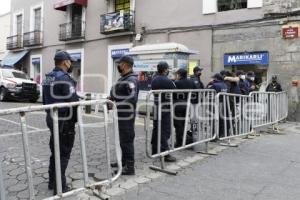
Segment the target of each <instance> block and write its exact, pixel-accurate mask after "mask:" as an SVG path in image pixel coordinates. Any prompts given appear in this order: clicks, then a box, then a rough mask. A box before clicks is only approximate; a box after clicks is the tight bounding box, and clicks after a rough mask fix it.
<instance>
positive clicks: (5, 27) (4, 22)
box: [0, 13, 10, 64]
mask: <svg viewBox="0 0 300 200" xmlns="http://www.w3.org/2000/svg"><path fill="white" fill-rule="evenodd" d="M0 24H1V31H0V64H1V61H2V59H3V58H4V57H5V56H6V54H7V50H6V38H7V37H8V36H9V34H10V13H6V14H2V15H0Z"/></svg>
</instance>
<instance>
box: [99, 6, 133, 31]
mask: <svg viewBox="0 0 300 200" xmlns="http://www.w3.org/2000/svg"><path fill="white" fill-rule="evenodd" d="M134 29H135V25H134V12H133V11H129V12H127V11H123V10H122V11H120V12H115V13H108V14H105V15H101V33H102V34H112V33H118V32H134Z"/></svg>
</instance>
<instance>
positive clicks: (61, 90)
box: [43, 67, 79, 191]
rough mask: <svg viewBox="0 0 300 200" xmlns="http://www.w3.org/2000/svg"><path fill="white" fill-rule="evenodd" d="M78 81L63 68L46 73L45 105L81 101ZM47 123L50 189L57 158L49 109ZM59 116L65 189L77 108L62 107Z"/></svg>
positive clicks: (63, 184) (62, 173)
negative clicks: (49, 151)
mask: <svg viewBox="0 0 300 200" xmlns="http://www.w3.org/2000/svg"><path fill="white" fill-rule="evenodd" d="M75 88H76V81H75V80H74V79H73V78H72V77H71V76H70V75H69V74H68V73H66V72H64V71H63V70H62V69H61V68H59V67H55V68H54V70H53V71H52V72H50V73H49V74H46V79H45V80H44V82H43V103H44V104H45V105H48V104H55V103H66V102H76V101H79V97H78V96H77V94H76V91H75ZM46 112H47V116H46V123H47V126H48V128H49V129H50V132H51V136H50V142H49V146H50V150H51V156H50V163H49V189H52V188H54V189H56V188H55V187H56V186H55V160H54V136H53V119H52V115H51V113H50V111H49V110H47V111H46ZM58 116H59V121H58V123H59V144H60V160H61V176H62V187H63V191H64V190H66V188H67V183H66V176H65V172H66V169H67V166H68V162H69V159H70V155H71V151H72V148H73V145H74V139H75V123H76V122H77V109H76V108H75V107H74V108H60V109H59V110H58Z"/></svg>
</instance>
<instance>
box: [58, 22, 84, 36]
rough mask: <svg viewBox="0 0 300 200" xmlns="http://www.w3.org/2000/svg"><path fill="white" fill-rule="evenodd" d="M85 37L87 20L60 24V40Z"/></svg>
mask: <svg viewBox="0 0 300 200" xmlns="http://www.w3.org/2000/svg"><path fill="white" fill-rule="evenodd" d="M84 37H85V22H84V21H81V20H80V21H73V22H70V23H65V24H61V25H59V40H60V41H68V40H76V39H84Z"/></svg>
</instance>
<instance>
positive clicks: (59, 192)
mask: <svg viewBox="0 0 300 200" xmlns="http://www.w3.org/2000/svg"><path fill="white" fill-rule="evenodd" d="M107 103H110V104H112V105H113V125H114V129H113V131H114V138H115V141H114V145H115V153H116V158H117V163H118V171H117V173H116V174H115V175H114V176H113V177H112V173H111V171H112V169H111V166H110V137H109V133H108V110H107ZM87 105H99V106H102V108H103V110H104V122H105V123H104V130H105V142H106V159H107V169H108V170H107V179H106V180H103V181H101V182H96V183H90V182H89V179H88V164H87V157H86V145H85V133H84V124H83V118H82V116H83V114H82V111H83V107H84V106H87ZM73 106H77V109H78V110H77V112H78V126H79V138H80V147H81V156H82V166H83V177H84V187H83V188H79V189H75V190H72V191H69V192H67V193H62V183H61V165H60V146H59V125H58V109H59V108H65V107H68V108H71V107H73ZM45 110H50V111H51V112H52V118H53V134H54V149H55V171H56V187H57V188H56V189H57V195H56V196H53V197H50V198H47V199H49V200H50V199H61V198H63V197H69V196H73V195H76V194H78V193H81V192H84V191H85V190H86V189H88V188H93V187H95V186H99V185H109V184H111V183H112V182H114V181H116V180H117V179H118V178H119V176H120V175H121V171H122V164H121V149H120V143H119V129H118V117H117V108H116V105H115V104H114V103H113V102H111V101H109V100H93V101H81V102H74V103H61V104H52V105H44V106H29V107H23V108H14V109H7V110H0V116H4V115H12V114H19V115H20V121H21V131H22V133H21V134H22V139H23V148H24V157H25V169H26V173H27V179H28V186H29V187H28V188H29V198H30V199H32V200H33V199H35V195H34V194H35V192H34V183H33V176H32V167H31V156H30V148H29V142H28V133H29V132H28V131H27V125H26V114H27V113H30V112H35V111H45ZM3 182H4V179H3V173H2V170H1V166H0V192H1V195H0V197H1V200H5V199H6V198H5V190H4V184H3Z"/></svg>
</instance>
